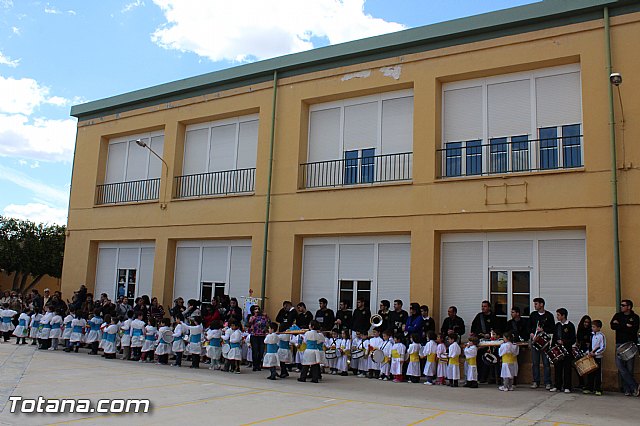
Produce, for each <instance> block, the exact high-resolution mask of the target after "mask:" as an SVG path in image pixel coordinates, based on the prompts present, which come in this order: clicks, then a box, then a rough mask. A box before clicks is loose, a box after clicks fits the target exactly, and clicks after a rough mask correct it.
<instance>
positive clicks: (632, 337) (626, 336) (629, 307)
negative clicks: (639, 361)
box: [610, 299, 640, 396]
mask: <svg viewBox="0 0 640 426" xmlns="http://www.w3.org/2000/svg"><path fill="white" fill-rule="evenodd" d="M610 325H611V329H612V330H614V331H615V332H616V349H618V348H619V347H620V346H621V345H623V344H625V343H627V342H634V343H635V342H636V341H637V339H638V328H639V327H640V317H638V315H637V314H636V313H635V312H633V302H632V301H631V300H628V299H625V300H623V301H621V302H620V312H618V313H616V314H615V315H614V316H613V318H612V319H611V323H610ZM634 360H635V357H633V358H631V359H630V360H628V361H622V360H621V359H620V358H618V357H617V356H616V367H617V368H618V372H619V373H620V376H621V378H622V384H623V390H624V394H625V395H633V396H638V394H640V386H639V385H638V383H637V382H636V380H635V379H634V378H633V370H634Z"/></svg>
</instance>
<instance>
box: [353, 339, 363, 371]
mask: <svg viewBox="0 0 640 426" xmlns="http://www.w3.org/2000/svg"><path fill="white" fill-rule="evenodd" d="M354 354H355V356H356V357H355V358H354ZM362 358H364V348H363V347H362V334H361V333H360V332H357V333H356V335H355V337H354V336H353V334H352V335H351V371H353V375H354V376H358V375H359V374H360V363H361V360H362Z"/></svg>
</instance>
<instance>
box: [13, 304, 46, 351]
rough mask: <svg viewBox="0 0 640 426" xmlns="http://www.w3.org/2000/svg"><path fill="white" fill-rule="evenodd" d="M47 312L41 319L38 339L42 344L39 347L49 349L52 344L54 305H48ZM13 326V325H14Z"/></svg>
mask: <svg viewBox="0 0 640 426" xmlns="http://www.w3.org/2000/svg"><path fill="white" fill-rule="evenodd" d="M46 310H47V311H46V312H45V314H44V315H43V316H42V318H41V319H40V327H38V341H39V342H40V346H38V349H49V346H51V338H50V335H51V318H53V307H52V306H47V308H46ZM12 326H13V325H12Z"/></svg>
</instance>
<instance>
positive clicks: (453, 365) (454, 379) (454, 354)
mask: <svg viewBox="0 0 640 426" xmlns="http://www.w3.org/2000/svg"><path fill="white" fill-rule="evenodd" d="M447 339H449V347H448V348H447V349H448V354H449V365H448V366H447V379H448V380H449V386H451V387H454V388H457V387H458V380H460V354H461V353H462V350H461V349H460V345H458V336H457V335H456V334H455V333H454V334H449V336H447Z"/></svg>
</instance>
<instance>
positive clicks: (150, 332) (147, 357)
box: [140, 317, 158, 362]
mask: <svg viewBox="0 0 640 426" xmlns="http://www.w3.org/2000/svg"><path fill="white" fill-rule="evenodd" d="M157 338H158V329H157V328H156V319H155V318H153V317H149V324H147V325H146V327H145V328H144V342H142V356H141V357H140V361H141V362H143V361H147V362H153V353H154V351H155V349H156V339H157Z"/></svg>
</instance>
